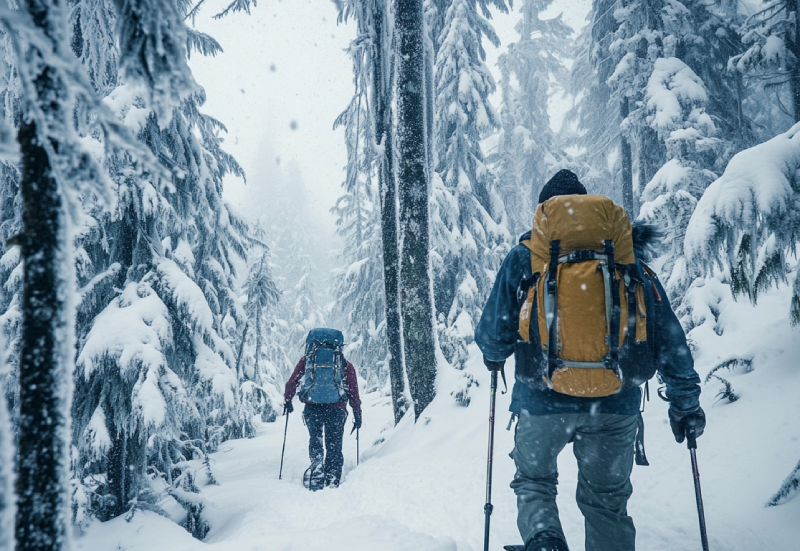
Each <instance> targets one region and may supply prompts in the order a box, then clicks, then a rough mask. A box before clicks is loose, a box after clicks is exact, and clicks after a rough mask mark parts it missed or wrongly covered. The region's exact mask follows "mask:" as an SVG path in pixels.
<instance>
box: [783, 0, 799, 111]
mask: <svg viewBox="0 0 800 551" xmlns="http://www.w3.org/2000/svg"><path fill="white" fill-rule="evenodd" d="M786 10H787V11H788V12H790V13H791V12H794V17H795V20H794V28H795V29H796V30H795V32H794V38H791V36H792V35H789V37H788V41H789V44H787V45H788V46H789V50H790V51H791V52H792V54H794V57H795V60H796V61H795V63H794V67H793V68H792V73H791V74H792V76H791V79H790V81H789V89H790V91H791V94H792V109H793V110H794V122H800V32H798V31H800V1H798V0H787V2H786Z"/></svg>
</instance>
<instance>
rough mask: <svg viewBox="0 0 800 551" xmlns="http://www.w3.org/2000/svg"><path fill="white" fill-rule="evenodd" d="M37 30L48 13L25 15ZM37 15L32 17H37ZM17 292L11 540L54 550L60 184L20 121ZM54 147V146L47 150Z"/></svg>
mask: <svg viewBox="0 0 800 551" xmlns="http://www.w3.org/2000/svg"><path fill="white" fill-rule="evenodd" d="M30 11H31V13H32V15H34V18H35V19H34V20H35V21H36V22H37V23H39V22H41V21H42V19H43V18H44V17H45V16H46V8H44V7H42V8H41V10H40V11H36V10H34V9H33V6H31V9H30ZM37 16H38V17H37ZM35 85H36V89H37V91H38V93H39V97H40V98H41V101H40V102H39V106H38V108H39V109H42V110H43V111H45V113H46V111H47V110H55V111H60V107H57V106H54V105H53V104H51V103H50V102H49V101H47V100H45V98H46V97H51V98H52V97H53V96H54V95H56V94H57V92H56V91H55V89H56V87H57V86H60V85H63V84H62V83H61V82H60V80H58V79H54V74H53V70H52V68H50V67H46V66H45V67H43V68H42V71H41V72H40V73H39V75H38V76H37V79H36V82H35ZM18 139H19V143H20V151H21V155H22V182H21V187H22V197H23V203H24V206H23V225H24V234H23V237H22V259H23V266H24V271H23V293H22V317H23V321H22V339H21V341H22V342H21V354H20V362H19V386H20V388H19V447H18V451H19V457H18V464H17V469H18V471H17V472H18V475H17V521H16V537H17V549H18V551H27V550H31V551H33V550H36V551H44V550H58V549H61V548H62V547H63V546H64V545H65V544H66V543H67V542H66V539H67V526H66V519H67V517H66V514H65V513H66V511H67V507H68V503H69V500H68V493H67V487H66V483H67V472H66V460H67V457H68V455H67V446H68V445H67V440H66V439H67V434H68V432H67V427H68V422H69V419H68V413H67V412H68V411H69V410H68V403H69V401H68V396H67V393H68V389H69V388H70V386H69V378H70V377H71V372H70V371H71V370H70V369H69V367H68V363H69V362H70V360H71V358H66V357H62V355H61V350H62V341H63V339H64V338H65V334H66V333H68V331H67V320H66V319H65V316H64V307H65V305H64V292H63V291H62V290H61V289H60V287H61V285H62V281H61V277H60V276H59V270H61V269H64V268H65V267H64V266H60V262H59V260H60V257H61V256H62V254H63V251H61V250H60V249H61V247H63V246H65V245H66V243H64V242H63V234H64V228H63V224H64V220H63V208H62V204H61V197H60V196H59V192H58V184H57V182H56V179H55V177H54V174H53V170H52V167H51V165H50V159H49V157H48V155H47V151H46V150H45V147H44V145H43V144H42V143H41V142H40V141H39V138H38V137H37V135H36V124H35V123H34V122H28V121H26V122H23V123H22V124H21V125H20V128H19V134H18ZM48 145H50V147H53V148H57V147H58V144H54V143H51V144H48Z"/></svg>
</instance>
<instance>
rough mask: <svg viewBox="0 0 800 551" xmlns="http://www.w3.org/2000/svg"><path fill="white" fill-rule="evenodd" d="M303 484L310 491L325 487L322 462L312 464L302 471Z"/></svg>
mask: <svg viewBox="0 0 800 551" xmlns="http://www.w3.org/2000/svg"><path fill="white" fill-rule="evenodd" d="M303 486H305V487H306V488H307V489H309V490H311V491H312V492H316V491H317V490H321V489H323V488H324V487H325V472H324V470H323V468H322V464H312V465H311V466H310V467H309V468H307V469H306V472H305V473H303Z"/></svg>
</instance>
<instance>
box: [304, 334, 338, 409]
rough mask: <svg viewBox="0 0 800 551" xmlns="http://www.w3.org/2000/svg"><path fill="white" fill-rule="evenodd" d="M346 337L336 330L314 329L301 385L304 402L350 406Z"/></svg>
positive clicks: (309, 335) (308, 345) (308, 343)
mask: <svg viewBox="0 0 800 551" xmlns="http://www.w3.org/2000/svg"><path fill="white" fill-rule="evenodd" d="M343 344H344V335H342V332H341V331H338V330H336V329H325V328H319V329H312V330H311V331H309V333H308V337H306V372H305V375H303V380H302V381H301V383H300V392H299V393H298V394H299V396H300V399H301V400H302V401H304V402H309V403H312V404H335V403H338V402H346V401H347V397H348V393H347V390H348V389H347V385H346V384H345V382H344V371H345V368H346V367H347V363H346V362H345V359H344V355H343V354H342V345H343Z"/></svg>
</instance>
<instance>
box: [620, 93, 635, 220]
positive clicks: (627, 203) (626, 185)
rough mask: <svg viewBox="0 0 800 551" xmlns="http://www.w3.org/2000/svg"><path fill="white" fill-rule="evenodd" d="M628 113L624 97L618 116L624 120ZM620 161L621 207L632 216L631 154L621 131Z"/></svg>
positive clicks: (628, 144) (629, 146)
mask: <svg viewBox="0 0 800 551" xmlns="http://www.w3.org/2000/svg"><path fill="white" fill-rule="evenodd" d="M629 114H630V110H629V108H628V99H627V98H624V99H623V100H622V101H621V102H620V104H619V118H620V121H624V120H625V118H626V117H627V116H628V115H629ZM619 149H620V162H621V164H622V207H623V208H624V209H625V212H627V213H628V216H629V217H633V216H634V214H635V213H634V205H633V156H632V155H631V144H630V142H629V141H628V139H627V138H626V137H625V136H623V135H622V134H621V133H620V135H619Z"/></svg>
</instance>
